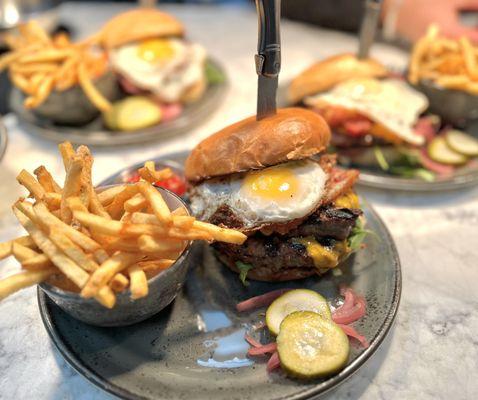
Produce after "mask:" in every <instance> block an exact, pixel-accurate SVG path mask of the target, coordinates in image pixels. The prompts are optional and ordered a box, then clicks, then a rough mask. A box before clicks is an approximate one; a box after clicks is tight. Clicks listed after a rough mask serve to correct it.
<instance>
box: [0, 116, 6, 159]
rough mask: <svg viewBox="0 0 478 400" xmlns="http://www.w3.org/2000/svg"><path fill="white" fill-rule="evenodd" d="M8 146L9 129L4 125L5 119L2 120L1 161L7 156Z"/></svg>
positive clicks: (0, 131)
mask: <svg viewBox="0 0 478 400" xmlns="http://www.w3.org/2000/svg"><path fill="white" fill-rule="evenodd" d="M7 146H8V132H7V127H6V126H5V124H4V123H3V118H0V161H1V160H2V159H3V157H4V156H5V153H6V151H7Z"/></svg>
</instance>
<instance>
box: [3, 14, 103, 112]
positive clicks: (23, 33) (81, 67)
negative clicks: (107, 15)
mask: <svg viewBox="0 0 478 400" xmlns="http://www.w3.org/2000/svg"><path fill="white" fill-rule="evenodd" d="M19 31H20V35H19V36H12V35H10V36H9V35H7V37H6V38H5V42H6V43H7V44H8V45H9V47H10V48H11V50H12V51H10V52H8V53H6V54H5V55H3V56H2V57H0V71H2V70H3V69H5V68H9V70H10V78H11V80H12V82H13V84H14V85H15V86H16V87H18V88H19V89H20V90H21V91H22V92H24V93H25V94H27V95H28V96H27V97H26V99H25V102H24V105H25V107H26V108H36V107H38V106H39V105H41V104H42V103H43V102H44V101H45V100H46V99H47V98H48V96H49V95H50V93H51V92H52V90H58V91H63V90H67V89H69V88H71V87H72V86H74V85H77V84H79V85H81V87H82V89H83V90H84V92H85V94H86V96H87V97H88V99H89V100H90V101H91V103H92V104H93V105H95V106H96V107H97V108H98V109H99V110H102V111H107V110H109V109H110V108H111V103H110V102H109V101H108V100H107V99H105V98H104V97H103V95H102V94H101V93H100V92H99V91H98V90H97V89H96V87H95V86H94V84H93V80H94V79H96V78H98V77H99V76H102V75H103V74H104V73H105V72H106V70H107V68H108V62H107V58H106V55H105V54H104V52H103V51H102V50H100V48H99V47H93V46H94V45H95V44H96V43H97V41H98V40H99V39H100V38H99V37H95V38H93V40H89V41H87V42H83V43H78V44H75V43H71V42H70V40H69V38H68V36H67V35H65V34H64V33H62V34H58V35H56V36H55V37H54V38H52V39H51V38H50V37H49V36H48V34H47V33H46V32H45V31H44V30H43V28H41V27H40V25H38V23H36V22H35V21H30V22H28V23H26V24H23V25H21V26H20V28H19Z"/></svg>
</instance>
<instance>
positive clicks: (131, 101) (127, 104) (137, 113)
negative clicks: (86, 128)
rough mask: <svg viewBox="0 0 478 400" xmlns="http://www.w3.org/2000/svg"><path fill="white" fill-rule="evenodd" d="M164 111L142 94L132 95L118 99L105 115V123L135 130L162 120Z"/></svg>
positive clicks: (113, 126) (109, 125) (114, 126)
mask: <svg viewBox="0 0 478 400" xmlns="http://www.w3.org/2000/svg"><path fill="white" fill-rule="evenodd" d="M161 118H162V112H161V109H160V108H159V106H158V105H157V104H156V103H154V102H153V101H151V100H150V99H148V98H147V97H142V96H130V97H127V98H126V99H124V100H121V101H118V102H116V103H115V104H114V105H113V109H112V110H110V111H109V112H108V113H106V114H105V115H104V121H105V124H106V125H107V126H108V127H109V128H110V129H118V130H120V131H135V130H138V129H143V128H147V127H148V126H151V125H155V124H157V123H159V122H160V121H161Z"/></svg>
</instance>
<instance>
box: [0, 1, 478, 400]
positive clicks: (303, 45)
mask: <svg viewBox="0 0 478 400" xmlns="http://www.w3.org/2000/svg"><path fill="white" fill-rule="evenodd" d="M121 9H122V7H121V6H111V5H106V4H99V3H98V4H92V3H89V4H88V5H83V4H81V3H80V4H76V5H70V4H66V5H64V7H63V9H62V17H63V19H64V20H65V22H68V23H71V24H72V25H73V26H74V27H76V28H77V29H78V32H81V33H82V34H86V33H88V32H90V31H92V30H94V29H96V28H98V27H99V26H100V25H101V23H102V21H104V20H106V19H107V18H108V17H109V16H111V15H112V14H114V13H115V12H118V11H120V10H121ZM167 9H168V10H169V11H171V12H172V13H174V14H176V15H177V16H178V17H180V18H181V19H182V20H183V21H184V22H185V24H186V26H187V27H188V30H189V35H190V37H191V38H192V39H193V40H197V41H199V42H202V43H203V44H204V45H206V47H207V48H208V49H209V50H210V52H211V54H213V55H214V56H215V57H216V58H218V59H223V60H225V61H226V60H227V61H228V63H227V64H226V67H227V72H228V73H229V76H230V79H231V83H232V85H231V89H230V91H229V93H228V96H227V98H226V100H225V101H224V102H223V104H222V106H221V108H220V109H219V110H218V112H217V113H216V114H215V115H214V116H213V117H212V118H211V119H210V120H209V121H208V122H207V123H205V124H204V125H202V126H200V127H198V128H197V129H194V130H192V131H191V132H190V133H189V134H188V135H187V136H185V137H181V138H178V139H172V140H169V141H167V142H164V143H157V144H152V145H151V144H148V145H147V146H143V147H129V148H126V149H114V150H95V151H94V153H95V156H96V169H95V176H96V179H97V180H98V181H99V180H101V179H103V178H106V177H107V176H109V175H110V174H112V173H113V172H115V171H116V170H117V169H118V168H119V167H121V166H126V165H128V164H131V163H134V162H138V161H142V160H144V159H147V158H149V157H152V156H157V155H161V154H165V153H168V152H171V151H176V150H180V149H184V148H185V147H192V146H193V145H194V144H195V143H197V142H198V141H199V140H200V139H201V138H203V137H205V136H207V135H209V134H210V133H212V132H213V131H215V130H216V129H218V128H220V127H222V126H224V125H226V124H228V123H231V122H233V121H235V120H238V119H240V118H242V117H244V116H247V115H250V114H252V113H253V112H254V107H255V91H256V86H255V85H256V83H255V82H256V78H255V75H254V66H253V53H254V49H255V46H256V29H257V27H256V17H255V14H254V11H253V9H245V8H232V7H218V8H214V7H188V8H186V7H180V6H179V7H178V6H176V7H167ZM282 41H283V69H282V74H281V78H282V79H283V80H287V79H290V77H292V76H293V75H294V74H295V73H297V72H298V71H300V70H301V69H302V68H303V67H305V66H306V65H308V64H309V63H310V62H312V61H313V60H314V59H316V58H319V57H324V56H327V55H330V54H333V53H336V52H341V51H347V50H354V49H355V46H356V39H355V38H354V37H352V36H349V35H347V34H343V33H337V32H331V31H325V30H319V29H315V28H312V27H306V26H303V25H301V24H297V23H291V22H285V23H284V24H283V31H282ZM373 53H374V55H375V56H376V57H378V58H379V59H382V60H383V61H384V62H386V63H387V64H391V65H396V66H403V65H404V64H405V62H406V58H405V55H404V54H403V53H402V52H401V51H399V50H397V49H392V48H387V47H386V46H382V45H376V46H375V47H374V49H373ZM5 123H6V125H7V127H8V130H9V134H10V145H9V148H8V150H7V153H6V156H5V159H4V160H3V161H2V162H1V164H0V241H3V240H7V239H9V238H12V237H13V236H15V235H17V234H19V233H20V229H19V228H17V227H16V226H17V224H16V223H14V219H13V217H12V216H11V211H10V204H11V203H12V202H13V201H14V200H15V199H16V198H17V197H18V196H19V195H20V194H21V190H20V188H19V186H18V185H17V184H16V182H15V176H16V174H17V173H18V171H19V170H20V169H21V168H26V169H29V170H32V169H34V168H35V167H36V166H37V165H38V164H39V163H40V162H41V163H43V164H45V165H46V166H47V167H48V168H49V169H51V170H52V171H54V172H58V173H61V164H60V159H59V157H58V154H57V151H56V148H55V146H54V145H53V144H51V143H48V142H45V141H40V140H38V139H35V138H33V137H32V136H30V135H28V134H27V133H26V132H23V131H22V130H21V129H19V128H18V126H17V123H16V121H15V118H14V117H11V116H9V117H7V118H5ZM363 193H364V194H365V195H366V196H367V198H368V200H369V202H370V203H372V204H373V205H374V206H375V207H376V209H377V211H378V212H379V214H380V215H381V217H382V218H383V220H384V221H385V223H386V224H387V226H388V228H389V229H390V231H391V233H392V235H393V237H394V239H395V241H396V244H397V247H398V250H399V253H400V257H401V260H402V268H403V293H402V302H401V305H400V310H399V314H398V318H397V322H396V326H395V328H394V329H393V330H392V332H391V333H390V335H389V337H388V338H387V339H386V341H385V343H384V344H383V346H382V347H381V348H380V349H379V351H378V352H377V353H376V354H375V356H374V357H373V358H372V359H371V360H370V361H369V362H368V363H367V365H366V366H365V367H364V368H362V369H361V370H360V371H359V372H358V373H357V374H356V375H355V376H353V377H352V378H351V379H350V380H348V381H347V382H346V383H345V384H343V385H342V386H341V387H340V388H339V389H338V390H337V391H336V392H334V393H333V394H332V395H330V398H334V399H357V398H361V399H367V400H368V399H387V400H393V399H400V400H401V399H416V398H420V399H422V400H425V399H444V400H445V399H446V400H448V399H450V398H452V399H454V400H461V399H463V400H464V399H476V398H478V379H477V372H476V371H477V368H478V339H477V337H476V335H477V332H478V291H477V290H476V284H477V282H478V261H477V260H478V188H475V189H471V190H466V191H462V192H456V193H442V194H433V195H428V196H426V195H407V194H396V193H393V192H387V193H381V192H378V191H364V192H363ZM0 267H1V268H0V276H5V275H7V274H9V273H11V272H12V271H13V270H15V269H16V266H15V262H14V261H12V260H6V261H3V262H2V263H1V265H0ZM107 398H111V397H110V396H108V395H106V394H104V393H103V392H101V391H100V390H99V389H97V388H95V387H94V386H92V385H91V384H90V383H89V382H88V381H86V380H85V379H84V378H82V377H81V376H80V375H78V374H77V373H76V372H74V371H73V370H72V369H71V368H70V367H69V366H67V365H66V364H65V362H64V361H63V359H62V357H61V356H60V355H59V353H58V352H57V351H56V350H55V348H54V347H53V345H52V343H51V342H50V340H49V338H48V335H47V333H46V331H45V329H44V328H43V325H42V323H41V320H40V317H39V314H38V307H37V304H36V296H35V290H34V289H27V290H24V291H22V292H21V293H18V294H16V295H14V296H12V297H11V298H8V299H7V300H5V301H3V302H2V303H1V304H0V399H5V400H6V399H84V400H87V399H88V400H90V399H95V400H96V399H107Z"/></svg>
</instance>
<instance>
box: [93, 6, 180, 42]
mask: <svg viewBox="0 0 478 400" xmlns="http://www.w3.org/2000/svg"><path fill="white" fill-rule="evenodd" d="M183 35H184V27H183V24H182V23H181V22H179V21H178V20H177V19H176V18H174V17H173V16H171V15H169V14H166V13H164V12H162V11H159V10H156V9H154V8H136V9H133V10H131V11H126V12H124V13H121V14H119V15H117V16H116V17H113V18H112V19H110V20H109V21H108V22H107V23H106V24H105V25H104V26H103V29H102V30H101V43H102V45H103V46H104V47H106V48H108V49H111V48H115V47H118V46H122V45H124V44H127V43H131V42H136V41H139V40H146V39H151V38H158V37H167V36H183Z"/></svg>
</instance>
